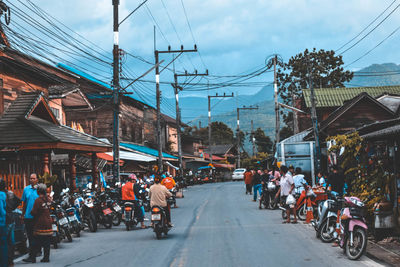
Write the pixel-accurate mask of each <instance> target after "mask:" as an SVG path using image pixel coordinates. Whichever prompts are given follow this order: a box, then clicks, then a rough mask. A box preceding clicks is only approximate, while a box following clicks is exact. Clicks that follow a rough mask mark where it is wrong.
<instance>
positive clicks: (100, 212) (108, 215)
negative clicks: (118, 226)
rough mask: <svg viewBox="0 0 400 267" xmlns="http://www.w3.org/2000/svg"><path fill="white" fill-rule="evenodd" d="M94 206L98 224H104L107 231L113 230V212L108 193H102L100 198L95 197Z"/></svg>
mask: <svg viewBox="0 0 400 267" xmlns="http://www.w3.org/2000/svg"><path fill="white" fill-rule="evenodd" d="M93 204H94V214H95V216H96V222H97V223H100V224H102V225H103V226H104V227H105V228H107V229H109V228H111V227H112V224H113V216H112V213H113V211H112V210H111V208H110V207H109V206H108V205H109V203H107V194H106V192H101V193H100V194H99V195H98V197H95V198H94V203H93Z"/></svg>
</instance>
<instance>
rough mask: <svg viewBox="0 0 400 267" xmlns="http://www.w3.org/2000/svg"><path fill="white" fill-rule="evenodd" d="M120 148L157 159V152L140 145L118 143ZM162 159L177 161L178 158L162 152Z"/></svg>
mask: <svg viewBox="0 0 400 267" xmlns="http://www.w3.org/2000/svg"><path fill="white" fill-rule="evenodd" d="M120 146H121V147H123V148H125V149H128V150H133V151H138V152H140V153H143V154H146V155H149V156H153V157H156V158H157V157H158V150H156V149H153V148H150V147H146V146H142V145H138V144H131V143H123V142H121V143H120ZM162 156H163V159H168V160H177V159H178V158H177V157H175V156H173V155H170V154H168V153H165V152H163V153H162Z"/></svg>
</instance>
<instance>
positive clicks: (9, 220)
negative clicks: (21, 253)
mask: <svg viewBox="0 0 400 267" xmlns="http://www.w3.org/2000/svg"><path fill="white" fill-rule="evenodd" d="M0 191H1V192H4V193H6V227H7V246H8V265H9V266H13V265H14V263H13V262H14V243H15V241H14V230H15V219H14V216H13V211H14V210H15V209H16V208H17V207H18V206H19V204H20V203H21V200H20V199H19V198H18V197H17V196H16V195H15V194H14V192H12V191H7V189H6V183H5V181H4V180H3V179H0Z"/></svg>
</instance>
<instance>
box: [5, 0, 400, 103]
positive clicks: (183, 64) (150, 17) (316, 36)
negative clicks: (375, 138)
mask: <svg viewBox="0 0 400 267" xmlns="http://www.w3.org/2000/svg"><path fill="white" fill-rule="evenodd" d="M31 1H33V2H34V3H35V4H36V5H37V6H39V7H41V8H42V9H43V10H45V11H46V12H48V13H49V14H51V15H52V16H53V17H55V18H56V19H58V20H59V21H61V22H62V23H64V24H65V25H66V26H68V27H69V28H70V29H72V30H73V31H75V32H77V33H79V34H80V35H81V36H83V37H84V38H85V39H87V40H89V41H91V42H93V43H94V44H95V45H96V49H97V48H99V49H100V48H101V49H102V50H103V51H104V53H106V54H107V53H108V54H109V55H110V56H111V51H112V41H113V35H112V21H113V20H112V0H84V1H82V0H68V1H67V0H63V1H61V0H57V1H54V0H31ZM12 2H13V3H14V2H15V5H16V6H17V7H21V8H22V5H21V3H26V0H14V1H12ZM141 2H142V1H137V0H120V6H119V11H120V21H121V20H122V18H124V17H125V16H126V15H128V14H129V13H130V12H131V11H132V10H134V9H135V8H136V7H137V6H138V5H139V4H140V3H141ZM393 2H394V3H393ZM6 3H10V1H6ZM391 3H392V6H391V7H390V8H389V9H388V11H386V13H385V14H384V15H383V16H382V17H381V18H380V19H378V20H377V21H376V22H375V23H374V24H373V25H372V26H371V27H370V28H368V29H367V30H366V31H365V32H364V33H363V34H362V35H361V36H360V37H358V39H360V38H361V37H362V36H364V35H365V34H366V33H368V31H369V30H371V29H372V28H373V27H374V26H375V25H376V24H378V23H379V22H380V21H381V20H382V19H383V18H384V17H385V16H386V15H387V14H389V13H390V12H391V11H392V10H393V9H395V8H396V7H397V5H399V4H400V1H399V2H398V1H393V0H336V1H328V0H279V1H266V0H264V1H263V0H202V1H195V0H148V1H147V3H146V4H145V5H143V6H142V7H141V8H140V9H139V10H138V11H136V12H135V13H134V14H133V15H132V16H131V17H129V18H128V19H127V20H126V21H125V22H123V23H122V24H121V26H120V48H122V49H123V50H125V51H127V52H128V53H129V54H133V55H135V56H139V57H141V58H143V59H145V60H147V61H149V62H154V38H153V37H154V35H153V28H154V25H156V47H157V49H158V50H166V49H167V48H168V45H170V46H171V48H172V49H179V48H180V45H181V44H183V45H184V47H185V49H191V48H192V47H193V45H194V43H196V44H197V47H198V50H199V51H200V53H190V54H189V53H187V54H186V55H182V56H181V57H180V58H179V59H178V60H177V61H175V64H174V65H171V67H174V68H175V69H176V70H177V71H184V70H187V71H188V72H193V71H194V70H195V69H197V70H198V71H199V72H204V71H205V69H208V70H209V73H210V74H212V75H237V74H239V73H248V72H249V71H250V70H254V69H257V68H260V67H262V66H263V65H265V60H266V59H267V58H268V57H269V56H270V55H272V54H275V53H277V54H279V55H280V56H281V57H282V58H283V60H284V61H287V60H288V59H289V58H290V57H291V56H294V55H296V54H297V53H300V52H303V51H304V49H306V48H309V49H312V48H314V47H315V48H317V49H325V50H337V49H338V48H339V47H341V46H342V45H343V44H345V43H346V42H348V41H349V40H351V39H352V38H353V37H355V36H356V35H357V34H358V33H359V32H360V31H362V30H363V29H364V28H365V27H366V26H367V25H368V24H369V23H371V22H372V21H373V20H374V19H375V18H376V17H377V16H378V15H379V14H380V13H381V12H383V11H384V10H385V9H386V8H387V7H388V6H389V5H390V4H391ZM183 7H184V8H183ZM184 10H185V11H186V15H187V18H188V20H186V16H185V12H184ZM17 21H18V18H17V17H15V16H14V17H13V16H12V18H11V25H10V27H13V22H17ZM21 23H22V22H21ZM189 25H190V27H191V30H192V32H191V31H190V28H189ZM399 26H400V8H398V10H395V11H394V12H393V14H392V15H391V16H389V17H388V18H387V19H386V20H385V21H384V22H382V24H381V25H380V26H379V27H377V28H376V29H375V30H373V31H372V32H371V33H370V34H369V35H368V36H367V37H365V39H363V40H362V41H361V42H360V43H359V44H357V45H355V46H354V47H353V48H351V49H350V50H349V51H347V52H346V53H344V54H343V58H344V62H345V65H347V64H349V63H351V62H352V61H353V60H355V59H357V58H358V57H360V56H361V55H363V54H364V53H365V52H367V51H368V50H370V49H371V48H373V47H374V46H376V45H377V44H378V43H379V42H381V41H382V40H383V39H385V38H386V37H387V36H388V35H389V34H391V33H392V32H393V31H394V30H395V29H396V28H397V27H399ZM358 39H356V40H355V41H357V40H358ZM44 40H45V41H46V38H44ZM399 41H400V32H399V33H395V34H393V36H391V37H390V38H388V39H387V40H386V41H384V42H383V43H382V44H381V45H380V46H378V47H377V48H376V49H375V50H374V51H372V52H371V53H370V54H369V55H367V56H365V57H364V58H362V59H361V60H359V61H358V62H356V63H354V64H352V65H350V66H349V67H348V68H349V69H350V70H358V69H360V68H363V67H367V66H369V65H371V64H374V63H387V62H393V63H396V64H398V63H399V61H400V60H399V58H400V49H398V43H399ZM353 43H354V42H353ZM351 44H352V43H350V44H349V45H348V46H347V47H349V46H350V45H351ZM343 50H344V49H342V50H340V51H338V52H339V53H340V52H341V51H343ZM171 58H172V55H162V59H164V60H165V61H166V62H168V61H169V60H171ZM123 62H124V66H123V67H126V68H127V69H129V74H125V76H126V77H128V76H130V77H128V78H132V76H137V75H139V74H142V73H144V72H145V71H146V70H147V69H148V68H149V67H150V64H147V63H143V62H142V61H140V60H137V59H135V58H133V57H131V56H129V55H128V56H126V59H125V60H124V61H123ZM104 73H105V74H104V75H103V76H106V77H105V78H104V79H106V78H108V77H110V78H111V70H106V71H105V72H104ZM145 79H148V80H154V79H155V78H154V72H152V73H151V74H149V75H148V76H147V77H146V78H145ZM224 79H225V80H226V79H227V78H216V77H212V76H210V77H209V78H208V81H209V82H210V83H213V82H221V81H223V80H224ZM272 80H273V76H272V73H271V72H268V73H265V74H262V75H260V76H259V77H257V78H255V79H254V80H252V82H253V81H254V82H257V84H256V85H254V86H250V87H240V88H229V87H227V88H222V89H217V90H214V91H213V93H215V92H220V93H222V92H227V93H230V92H235V93H239V94H253V93H255V92H256V91H258V90H259V89H260V88H261V87H262V84H260V83H261V82H265V83H266V84H269V83H270V82H271V81H272ZM161 81H165V82H169V81H172V75H171V72H170V71H168V70H165V71H164V72H163V73H162V74H161ZM194 81H199V79H197V80H194ZM201 82H203V83H205V82H207V78H202V79H201ZM138 87H140V90H141V93H142V94H146V92H147V93H148V94H149V95H150V94H151V93H154V91H155V89H154V87H155V86H154V84H152V83H147V84H144V83H143V84H141V85H138ZM162 91H163V96H172V92H173V91H172V87H170V86H168V85H163V86H162ZM206 93H207V92H204V91H202V92H182V95H193V94H201V95H204V94H206ZM271 93H272V92H271Z"/></svg>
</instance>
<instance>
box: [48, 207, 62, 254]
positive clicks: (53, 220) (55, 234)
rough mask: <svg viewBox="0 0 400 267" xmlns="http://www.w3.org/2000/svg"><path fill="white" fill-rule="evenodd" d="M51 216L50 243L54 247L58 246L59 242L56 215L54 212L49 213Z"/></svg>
mask: <svg viewBox="0 0 400 267" xmlns="http://www.w3.org/2000/svg"><path fill="white" fill-rule="evenodd" d="M50 217H51V228H52V229H53V234H52V235H51V241H50V242H51V244H52V245H53V247H54V248H55V249H57V248H58V243H60V239H61V238H60V234H59V233H58V226H57V217H56V215H54V214H50Z"/></svg>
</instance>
